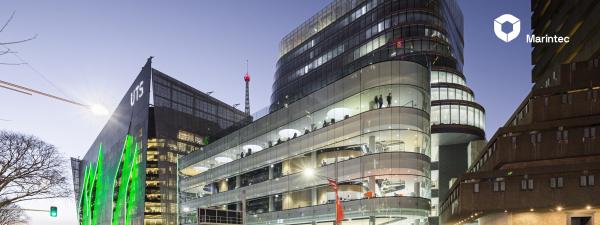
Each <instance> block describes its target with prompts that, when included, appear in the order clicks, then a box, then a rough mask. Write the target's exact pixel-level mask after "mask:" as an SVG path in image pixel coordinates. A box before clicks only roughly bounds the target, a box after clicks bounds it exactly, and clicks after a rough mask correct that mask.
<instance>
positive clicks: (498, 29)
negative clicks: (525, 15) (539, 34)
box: [494, 14, 521, 43]
mask: <svg viewBox="0 0 600 225" xmlns="http://www.w3.org/2000/svg"><path fill="white" fill-rule="evenodd" d="M506 22H509V23H511V24H512V31H511V32H510V33H508V34H507V33H505V32H504V31H502V24H504V23H506ZM520 32H521V21H519V18H517V17H515V16H513V15H510V14H504V15H502V16H499V17H498V18H496V19H495V20H494V33H496V37H498V38H500V40H502V41H504V42H507V43H508V42H510V41H512V40H513V39H515V38H516V37H517V36H519V33H520Z"/></svg>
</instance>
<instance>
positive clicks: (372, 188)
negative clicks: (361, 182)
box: [369, 176, 377, 197]
mask: <svg viewBox="0 0 600 225" xmlns="http://www.w3.org/2000/svg"><path fill="white" fill-rule="evenodd" d="M376 188H377V186H375V176H370V177H369V191H371V192H373V197H375V189H376Z"/></svg>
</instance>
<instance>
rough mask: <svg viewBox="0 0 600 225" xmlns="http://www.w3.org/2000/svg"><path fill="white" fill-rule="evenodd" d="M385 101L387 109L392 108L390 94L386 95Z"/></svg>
mask: <svg viewBox="0 0 600 225" xmlns="http://www.w3.org/2000/svg"><path fill="white" fill-rule="evenodd" d="M386 100H387V106H388V107H390V106H392V92H390V93H389V94H388V96H387V97H386Z"/></svg>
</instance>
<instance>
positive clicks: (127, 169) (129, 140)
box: [112, 135, 141, 225]
mask: <svg viewBox="0 0 600 225" xmlns="http://www.w3.org/2000/svg"><path fill="white" fill-rule="evenodd" d="M140 161H141V157H140V155H139V146H138V144H137V142H136V141H135V139H134V138H133V136H131V135H127V136H126V137H125V142H124V143H123V151H122V152H121V158H120V161H119V167H118V168H117V173H116V175H115V180H114V183H113V184H114V187H113V191H114V193H115V194H113V214H112V225H119V224H124V225H129V224H131V222H132V221H131V218H132V217H134V216H135V214H136V213H137V206H138V202H139V200H140V199H139V196H140V195H139V193H138V192H139V189H140V184H141V182H140V181H139V172H140V171H139V164H140Z"/></svg>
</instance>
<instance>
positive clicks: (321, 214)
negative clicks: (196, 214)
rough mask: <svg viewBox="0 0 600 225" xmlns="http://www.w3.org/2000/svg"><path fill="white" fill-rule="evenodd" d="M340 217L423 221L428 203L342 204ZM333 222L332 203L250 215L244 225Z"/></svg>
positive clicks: (420, 200)
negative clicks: (342, 214) (342, 209)
mask: <svg viewBox="0 0 600 225" xmlns="http://www.w3.org/2000/svg"><path fill="white" fill-rule="evenodd" d="M342 207H343V208H344V217H345V219H346V220H347V221H348V220H353V221H357V220H360V219H366V220H368V219H369V218H370V217H372V218H376V219H377V220H381V222H378V223H377V224H380V223H384V222H391V221H410V222H414V221H415V220H420V221H423V222H424V221H426V219H427V216H428V215H429V209H430V203H429V199H427V198H421V197H382V198H370V199H360V200H352V201H345V202H342ZM334 219H335V203H331V204H323V205H317V206H308V207H303V208H296V209H289V210H283V211H277V212H269V213H262V214H255V215H250V216H248V217H247V219H246V224H257V225H258V224H303V223H311V222H313V221H314V222H329V223H331V222H332V221H333V220H334Z"/></svg>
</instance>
